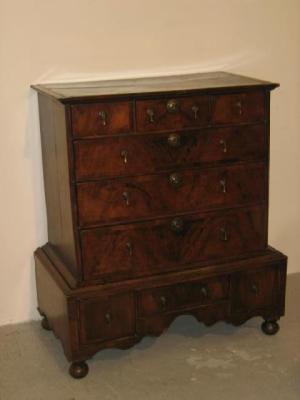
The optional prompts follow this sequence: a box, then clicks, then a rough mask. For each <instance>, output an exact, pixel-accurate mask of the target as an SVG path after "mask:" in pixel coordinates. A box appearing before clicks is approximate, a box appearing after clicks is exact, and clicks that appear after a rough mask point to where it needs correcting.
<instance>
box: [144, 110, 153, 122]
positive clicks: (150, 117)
mask: <svg viewBox="0 0 300 400" xmlns="http://www.w3.org/2000/svg"><path fill="white" fill-rule="evenodd" d="M146 113H147V115H148V117H149V122H150V123H151V124H153V122H154V115H155V114H154V110H152V108H148V109H147V111H146Z"/></svg>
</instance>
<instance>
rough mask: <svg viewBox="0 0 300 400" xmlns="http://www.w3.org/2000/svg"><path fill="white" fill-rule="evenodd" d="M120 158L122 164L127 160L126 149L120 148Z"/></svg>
mask: <svg viewBox="0 0 300 400" xmlns="http://www.w3.org/2000/svg"><path fill="white" fill-rule="evenodd" d="M121 158H122V159H123V162H124V164H127V162H128V151H126V150H122V151H121Z"/></svg>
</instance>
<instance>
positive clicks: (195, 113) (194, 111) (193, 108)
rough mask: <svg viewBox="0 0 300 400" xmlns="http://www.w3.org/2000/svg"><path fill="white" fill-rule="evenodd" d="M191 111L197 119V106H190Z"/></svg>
mask: <svg viewBox="0 0 300 400" xmlns="http://www.w3.org/2000/svg"><path fill="white" fill-rule="evenodd" d="M192 111H193V113H194V119H195V120H196V119H198V111H199V107H198V106H193V107H192Z"/></svg>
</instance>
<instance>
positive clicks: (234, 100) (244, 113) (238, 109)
mask: <svg viewBox="0 0 300 400" xmlns="http://www.w3.org/2000/svg"><path fill="white" fill-rule="evenodd" d="M265 114H266V113H265V94H264V92H263V91H257V92H249V93H238V94H224V95H223V94H222V95H219V96H214V98H213V107H212V124H213V125H219V124H239V123H250V122H253V123H254V122H262V121H264V120H265Z"/></svg>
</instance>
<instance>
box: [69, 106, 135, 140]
mask: <svg viewBox="0 0 300 400" xmlns="http://www.w3.org/2000/svg"><path fill="white" fill-rule="evenodd" d="M71 114H72V132H73V136H74V137H88V136H101V135H112V134H122V133H129V132H130V131H131V130H132V106H131V103H130V102H128V101H121V102H103V103H90V104H76V105H72V107H71Z"/></svg>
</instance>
